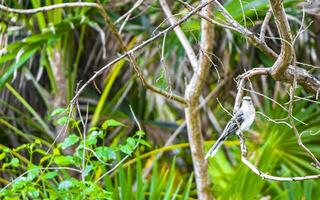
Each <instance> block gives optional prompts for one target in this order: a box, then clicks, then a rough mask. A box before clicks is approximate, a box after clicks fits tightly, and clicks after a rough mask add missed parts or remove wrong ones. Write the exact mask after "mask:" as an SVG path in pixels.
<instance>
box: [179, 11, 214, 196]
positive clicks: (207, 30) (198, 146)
mask: <svg viewBox="0 0 320 200" xmlns="http://www.w3.org/2000/svg"><path fill="white" fill-rule="evenodd" d="M201 12H202V13H203V14H204V15H209V14H210V13H211V12H212V7H211V6H210V5H208V6H207V7H205V8H203V9H202V11H201ZM213 39H214V27H213V25H212V24H210V23H209V22H208V21H206V20H201V44H200V46H201V50H200V58H199V62H198V67H197V69H196V71H195V72H194V74H193V76H192V78H191V81H190V83H189V85H188V86H187V88H186V91H185V98H186V100H187V103H188V106H187V107H186V108H185V115H186V123H187V128H188V137H189V143H190V149H191V154H192V160H193V168H194V173H195V179H196V183H197V191H198V199H201V200H211V199H213V197H212V192H211V187H210V181H209V177H208V167H207V161H206V160H205V159H204V143H203V137H202V133H201V119H200V111H199V110H198V109H197V107H198V105H199V97H200V94H201V91H202V88H203V86H204V83H205V80H206V77H207V74H208V71H209V67H210V59H209V57H208V55H209V54H210V53H211V52H212V50H213Z"/></svg>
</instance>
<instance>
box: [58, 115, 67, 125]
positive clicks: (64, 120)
mask: <svg viewBox="0 0 320 200" xmlns="http://www.w3.org/2000/svg"><path fill="white" fill-rule="evenodd" d="M67 121H68V116H64V117H61V118H59V119H58V120H57V121H56V124H57V125H65V124H66V123H67Z"/></svg>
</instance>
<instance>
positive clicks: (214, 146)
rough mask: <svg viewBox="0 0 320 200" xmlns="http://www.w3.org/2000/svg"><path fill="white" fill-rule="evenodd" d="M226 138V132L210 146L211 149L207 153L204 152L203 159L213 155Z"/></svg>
mask: <svg viewBox="0 0 320 200" xmlns="http://www.w3.org/2000/svg"><path fill="white" fill-rule="evenodd" d="M226 139H227V135H226V134H222V135H221V136H220V137H219V138H218V140H217V141H216V143H215V144H214V145H213V146H212V147H211V149H210V150H209V151H208V153H207V154H206V157H205V159H208V158H209V157H213V156H214V155H215V154H216V153H217V151H218V149H219V148H220V147H221V145H222V143H223V142H224V141H225V140H226Z"/></svg>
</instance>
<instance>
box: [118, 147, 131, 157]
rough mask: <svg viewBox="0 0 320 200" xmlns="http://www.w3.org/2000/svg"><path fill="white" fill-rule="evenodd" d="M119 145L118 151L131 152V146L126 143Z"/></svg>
mask: <svg viewBox="0 0 320 200" xmlns="http://www.w3.org/2000/svg"><path fill="white" fill-rule="evenodd" d="M119 147H120V151H122V152H123V153H125V154H128V155H129V154H131V153H132V152H133V148H132V147H131V146H130V145H128V144H126V145H120V146H119Z"/></svg>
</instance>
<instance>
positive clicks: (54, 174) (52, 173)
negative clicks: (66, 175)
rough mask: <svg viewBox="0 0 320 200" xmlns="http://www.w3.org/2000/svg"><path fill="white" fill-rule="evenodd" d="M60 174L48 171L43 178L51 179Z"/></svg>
mask: <svg viewBox="0 0 320 200" xmlns="http://www.w3.org/2000/svg"><path fill="white" fill-rule="evenodd" d="M56 176H58V173H57V172H54V171H53V172H47V173H45V174H44V175H43V176H42V179H44V180H49V179H53V178H54V177H56Z"/></svg>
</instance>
